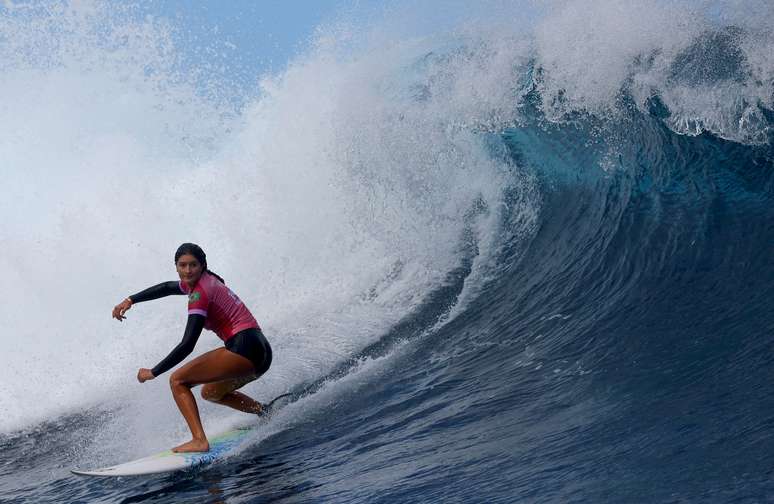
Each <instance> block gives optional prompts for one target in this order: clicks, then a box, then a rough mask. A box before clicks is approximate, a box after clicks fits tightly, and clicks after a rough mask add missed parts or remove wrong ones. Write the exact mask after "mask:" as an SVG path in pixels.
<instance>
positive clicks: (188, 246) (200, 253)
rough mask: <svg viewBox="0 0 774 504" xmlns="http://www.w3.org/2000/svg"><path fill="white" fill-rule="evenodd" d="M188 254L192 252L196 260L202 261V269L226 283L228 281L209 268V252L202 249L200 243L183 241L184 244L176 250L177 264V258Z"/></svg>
mask: <svg viewBox="0 0 774 504" xmlns="http://www.w3.org/2000/svg"><path fill="white" fill-rule="evenodd" d="M186 254H190V255H192V256H194V257H195V258H196V260H197V261H199V262H200V263H201V265H202V269H203V270H204V271H206V272H207V273H209V274H210V275H212V276H214V277H215V278H217V279H218V280H220V281H221V282H223V283H224V284H225V283H226V281H225V280H223V278H222V277H221V276H220V275H218V274H217V273H214V272H212V271H210V270H209V269H208V268H207V254H205V253H204V250H202V248H201V247H200V246H199V245H197V244H195V243H183V244H182V245H180V246H179V247H177V251H176V252H175V264H177V260H178V259H180V256H184V255H186Z"/></svg>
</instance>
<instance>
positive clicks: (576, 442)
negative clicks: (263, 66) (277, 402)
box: [0, 1, 774, 502]
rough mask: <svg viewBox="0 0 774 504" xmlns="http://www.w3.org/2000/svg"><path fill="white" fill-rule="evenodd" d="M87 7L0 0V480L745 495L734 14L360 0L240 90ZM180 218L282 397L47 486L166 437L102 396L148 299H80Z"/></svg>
mask: <svg viewBox="0 0 774 504" xmlns="http://www.w3.org/2000/svg"><path fill="white" fill-rule="evenodd" d="M638 5H639V4H638ZM113 7H114V6H108V5H105V4H101V3H93V4H92V3H89V4H86V5H85V6H84V5H81V4H77V5H75V4H74V5H69V4H64V5H61V6H58V7H49V6H47V7H45V8H42V7H40V8H38V7H34V6H25V7H14V8H11V7H5V8H4V10H0V13H2V16H1V17H0V35H2V36H0V65H1V66H2V72H0V90H2V93H0V96H1V97H2V98H1V99H0V100H1V101H0V104H1V106H0V113H2V114H3V115H4V116H5V117H4V119H5V120H3V121H0V128H2V132H0V133H2V134H0V158H1V159H2V160H3V170H4V180H6V181H7V183H6V184H5V185H4V188H3V189H2V191H3V194H2V198H0V208H2V211H3V215H5V216H8V217H7V218H6V224H5V225H4V226H3V227H2V228H0V241H2V242H3V243H4V244H6V246H5V247H4V249H5V250H4V254H3V255H2V256H1V257H0V262H1V263H2V265H3V266H4V270H5V271H7V272H9V274H8V275H6V283H7V285H8V291H9V292H14V293H15V294H17V295H16V296H14V298H15V299H20V300H23V302H19V303H3V304H2V305H0V310H2V311H0V319H2V320H3V321H4V322H5V327H4V332H3V336H2V345H3V349H4V351H3V352H2V354H0V367H1V368H2V369H3V370H4V371H3V380H2V384H1V390H2V392H3V393H2V394H0V410H2V411H4V412H5V414H4V415H3V417H2V418H0V445H1V446H2V447H3V455H2V456H0V460H1V461H2V463H0V475H2V479H0V495H2V496H3V497H4V498H8V499H11V500H18V501H25V500H29V501H30V502H46V501H51V502H55V501H62V500H68V501H77V500H86V501H115V500H120V499H125V501H127V502H142V501H154V502H167V501H169V502H188V501H190V502H200V501H202V500H203V499H205V500H206V499H211V498H212V496H213V495H217V496H220V497H222V499H223V500H230V499H234V500H240V501H263V500H271V501H286V502H306V501H320V502H382V501H383V502H427V501H436V500H437V501H448V500H460V501H475V502H514V501H519V502H675V501H680V502H694V501H696V502H729V501H735V500H740V501H742V500H750V501H764V500H766V499H767V498H768V496H770V495H771V493H772V492H774V487H772V483H771V468H770V464H769V463H768V459H769V458H770V457H769V454H770V453H772V449H774V446H772V443H771V441H770V436H768V432H769V430H770V427H771V425H772V424H773V423H774V404H772V401H771V399H770V398H769V396H770V395H771V394H769V393H768V391H769V389H770V385H769V382H770V378H771V372H770V371H769V369H770V368H771V367H772V360H774V359H773V358H772V357H771V356H772V343H771V341H769V340H768V336H770V335H771V334H772V332H774V261H772V260H771V257H772V256H771V254H772V243H774V224H772V223H774V148H773V147H772V131H773V130H772V121H773V120H774V112H773V111H774V56H772V55H774V51H772V49H774V36H773V35H772V33H771V30H770V28H769V27H770V26H771V25H772V22H774V11H773V10H772V8H771V7H770V6H769V5H768V4H767V3H765V2H761V3H760V4H759V5H755V6H754V7H755V9H752V8H751V6H750V4H749V3H745V4H744V5H742V4H741V3H740V4H739V5H738V6H737V5H736V4H733V3H732V4H724V5H720V4H716V3H713V2H699V3H686V2H652V3H649V4H644V3H643V4H641V5H640V6H632V5H630V4H629V3H626V2H617V1H610V2H597V3H594V4H593V5H589V4H588V3H586V2H559V3H556V4H552V5H551V9H550V10H548V9H546V8H545V6H542V4H541V5H538V6H535V5H534V4H528V5H506V6H504V5H502V4H500V3H496V2H495V3H493V4H487V5H486V6H478V7H477V9H479V11H477V12H471V11H470V8H469V7H459V8H458V9H459V10H460V12H459V14H460V17H464V18H465V19H471V18H472V19H473V21H469V22H465V23H457V22H456V21H455V22H453V23H452V25H453V26H452V27H451V28H450V29H448V30H445V29H441V30H440V31H438V30H436V31H435V34H433V35H427V34H426V32H424V31H423V30H424V28H417V27H416V26H413V23H412V22H411V20H414V19H418V18H419V17H420V15H424V14H426V13H425V12H423V11H421V10H416V9H417V8H415V7H406V8H395V9H393V10H392V11H390V12H386V13H382V14H380V17H379V19H378V21H375V22H374V23H373V25H369V26H368V27H367V28H362V27H361V28H356V27H355V26H352V25H348V24H347V23H346V21H341V22H340V23H339V24H336V25H334V26H327V27H322V28H321V29H320V35H319V39H318V40H317V41H316V43H315V44H314V45H313V47H311V48H310V49H309V50H308V51H307V52H306V53H305V54H303V55H302V56H300V57H298V58H297V59H295V60H294V61H292V62H291V63H290V64H289V66H288V68H287V69H286V70H285V71H283V72H282V73H281V74H278V75H275V76H268V77H265V78H264V79H263V80H262V81H261V83H260V86H259V88H258V89H256V90H255V91H254V93H253V94H249V95H240V96H233V95H229V94H228V93H227V92H224V91H223V90H224V89H228V87H227V86H224V83H223V82H219V81H216V82H213V81H207V79H206V78H205V77H203V73H202V72H201V71H195V69H194V70H192V69H191V68H189V67H188V66H187V65H186V62H185V60H184V58H183V57H182V56H181V53H180V51H179V50H178V49H177V48H176V47H175V44H174V40H175V27H174V26H173V25H171V24H167V23H165V22H163V21H160V20H154V19H150V18H146V17H145V16H144V15H142V12H141V11H139V10H137V8H127V9H126V10H123V11H116V10H115V9H114V8H113ZM485 7H486V8H485ZM737 7H738V8H737ZM452 11H453V12H451V13H448V12H447V13H445V15H446V16H448V19H454V14H455V13H456V11H454V8H452ZM448 19H447V20H448ZM455 23H456V24H455ZM438 26H441V25H438ZM183 241H195V242H199V243H201V244H202V245H203V246H204V248H205V250H207V252H208V256H209V262H210V266H211V267H212V268H213V269H214V270H215V271H217V272H218V273H220V274H221V275H222V276H224V277H225V278H226V280H227V281H228V282H229V284H230V285H231V286H232V288H234V290H236V291H237V292H238V293H239V294H240V296H241V297H242V298H243V299H244V300H245V301H246V302H247V303H248V305H250V306H251V307H254V311H255V313H256V316H257V317H258V319H259V321H260V322H261V323H262V325H263V326H264V330H265V332H266V333H267V335H268V337H269V339H270V341H271V343H272V346H273V348H274V350H275V357H274V364H273V366H272V369H271V370H270V372H269V373H267V375H266V376H264V377H263V378H261V379H260V380H259V381H258V382H257V383H254V384H251V385H249V386H248V387H246V391H247V392H248V393H250V394H252V395H255V396H256V397H257V398H259V399H265V398H269V397H271V396H275V395H277V394H280V393H283V392H286V391H290V392H292V393H293V395H294V400H293V402H292V403H291V404H290V405H288V406H287V407H285V408H284V409H282V410H280V411H279V412H278V413H277V414H276V416H275V417H274V418H273V419H272V421H271V422H269V423H268V424H266V425H264V426H262V427H260V428H259V429H258V430H257V431H256V435H255V440H254V443H252V444H251V445H250V446H249V447H248V448H247V449H245V450H244V451H242V452H241V453H239V454H237V455H235V456H234V457H232V458H230V459H228V460H227V461H225V462H223V463H221V464H217V465H215V466H213V467H211V468H209V469H208V470H206V471H203V472H199V473H193V474H188V475H183V476H173V477H164V478H156V479H150V480H143V481H119V482H109V483H107V484H104V483H100V484H95V483H94V482H93V481H88V480H80V479H74V478H71V477H69V476H68V475H67V471H68V470H69V469H70V468H72V467H75V466H81V467H82V466H89V467H93V466H97V465H105V464H109V463H115V462H119V461H122V460H126V459H129V458H132V457H138V456H142V455H145V454H147V453H149V452H153V451H156V450H158V449H159V447H164V446H167V445H170V444H171V443H174V442H176V441H178V440H179V438H181V437H184V436H185V435H186V431H185V427H184V426H183V425H181V424H182V422H181V420H180V418H179V415H178V413H177V412H176V411H175V409H174V405H173V404H172V401H171V400H170V398H169V395H168V391H167V388H166V386H165V383H164V380H163V379H162V380H156V381H154V382H150V383H149V384H146V386H143V387H140V386H139V385H137V384H136V383H133V375H134V373H135V372H136V368H137V367H140V366H151V365H153V364H154V363H155V362H156V361H158V360H159V359H160V358H161V357H163V356H164V355H165V353H166V352H167V351H168V350H169V349H170V348H171V347H172V346H173V345H174V344H175V343H176V341H177V337H178V336H177V335H178V334H180V333H181V331H182V313H181V311H182V307H180V306H179V303H175V302H174V300H169V301H167V300H165V301H160V302H157V303H151V304H148V305H147V306H146V305H140V306H136V307H135V308H133V310H132V311H131V312H130V313H129V315H130V318H129V319H128V320H127V321H126V322H124V324H122V325H118V324H111V323H110V322H109V320H108V318H107V313H108V311H109V310H110V308H111V307H112V305H113V304H114V303H115V302H117V301H118V300H120V299H121V298H122V297H123V296H125V295H126V294H127V293H129V292H130V291H135V290H139V289H141V288H143V287H145V286H146V285H148V284H151V283H155V282H157V281H161V280H166V279H168V278H173V277H174V271H173V269H172V267H171V255H172V252H173V251H174V249H175V247H176V246H177V245H178V244H179V243H180V242H183ZM167 261H169V262H167ZM206 339H207V338H206V337H204V336H203V337H202V341H200V343H199V348H197V353H199V352H201V351H202V349H204V348H207V345H209V348H213V347H214V346H215V344H216V342H215V341H212V340H213V338H210V341H205V340H206ZM18 341H24V344H18ZM202 415H203V417H204V418H205V427H206V428H207V429H208V430H210V431H213V432H214V431H217V430H218V429H224V428H227V427H230V426H233V425H236V424H244V422H245V421H246V420H245V418H244V417H243V416H240V415H238V414H232V413H230V412H229V411H223V409H222V408H217V407H213V406H209V405H202ZM62 454H64V455H65V459H66V460H63V459H62Z"/></svg>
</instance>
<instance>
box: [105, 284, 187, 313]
mask: <svg viewBox="0 0 774 504" xmlns="http://www.w3.org/2000/svg"><path fill="white" fill-rule="evenodd" d="M175 294H185V292H183V290H182V289H181V288H180V283H179V282H161V283H160V284H158V285H154V286H153V287H148V288H147V289H145V290H144V291H140V292H138V293H137V294H132V295H131V296H129V297H128V298H126V299H124V300H123V301H121V302H120V303H118V304H117V305H116V306H115V307H114V308H113V318H114V319H117V320H123V319H125V318H126V317H125V316H124V313H126V311H127V310H128V309H129V308H131V307H132V305H133V304H134V303H142V302H143V301H150V300H152V299H159V298H163V297H166V296H172V295H175Z"/></svg>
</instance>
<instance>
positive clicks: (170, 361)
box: [151, 315, 205, 376]
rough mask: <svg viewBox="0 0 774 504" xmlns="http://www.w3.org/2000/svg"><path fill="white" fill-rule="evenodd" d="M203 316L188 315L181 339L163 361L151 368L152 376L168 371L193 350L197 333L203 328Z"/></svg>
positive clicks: (199, 333) (197, 336) (197, 338)
mask: <svg viewBox="0 0 774 504" xmlns="http://www.w3.org/2000/svg"><path fill="white" fill-rule="evenodd" d="M204 318H205V317H204V315H188V323H187V324H186V325H185V333H184V334H183V339H182V340H181V341H180V343H178V344H177V346H176V347H175V348H173V349H172V351H171V352H169V355H167V356H166V357H165V358H164V360H163V361H161V362H159V363H158V364H156V367H154V368H153V369H151V372H152V373H153V376H158V375H160V374H162V373H165V372H166V371H169V370H170V369H172V368H173V367H175V366H177V365H178V364H180V362H181V361H182V360H183V359H185V358H186V357H188V355H190V353H191V352H193V349H194V347H195V346H196V342H197V341H198V340H199V335H201V333H202V329H203V328H204Z"/></svg>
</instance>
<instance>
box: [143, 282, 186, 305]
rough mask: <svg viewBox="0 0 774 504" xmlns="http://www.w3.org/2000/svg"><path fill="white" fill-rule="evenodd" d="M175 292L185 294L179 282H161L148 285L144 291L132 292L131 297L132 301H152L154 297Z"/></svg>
mask: <svg viewBox="0 0 774 504" xmlns="http://www.w3.org/2000/svg"><path fill="white" fill-rule="evenodd" d="M174 294H185V292H183V290H182V289H181V288H180V284H179V283H178V282H161V283H160V284H158V285H154V286H153V287H148V288H147V289H145V290H144V291H142V292H138V293H137V294H132V295H131V296H129V299H130V300H131V301H132V303H142V302H143V301H150V300H152V299H158V298H163V297H166V296H172V295H174Z"/></svg>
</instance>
